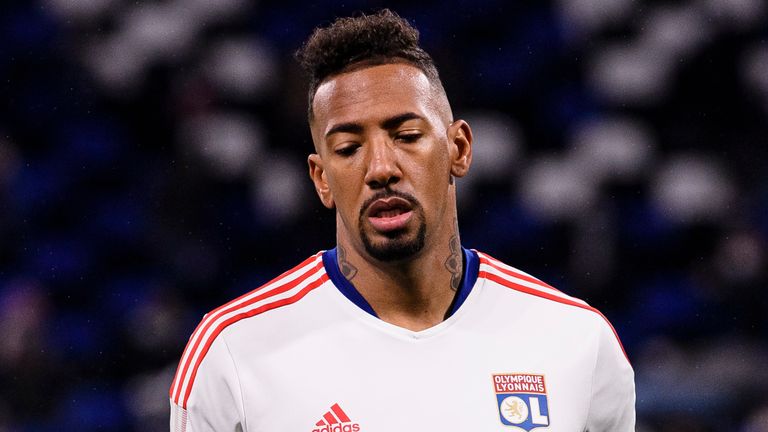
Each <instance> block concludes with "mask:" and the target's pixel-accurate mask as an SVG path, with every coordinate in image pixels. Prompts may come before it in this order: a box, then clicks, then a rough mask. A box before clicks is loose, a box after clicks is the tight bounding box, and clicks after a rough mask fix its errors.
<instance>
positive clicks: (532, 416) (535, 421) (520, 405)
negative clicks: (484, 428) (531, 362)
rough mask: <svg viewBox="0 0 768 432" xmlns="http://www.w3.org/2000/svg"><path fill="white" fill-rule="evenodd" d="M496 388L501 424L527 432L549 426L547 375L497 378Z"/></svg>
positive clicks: (496, 376) (513, 375)
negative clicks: (545, 378) (545, 379)
mask: <svg viewBox="0 0 768 432" xmlns="http://www.w3.org/2000/svg"><path fill="white" fill-rule="evenodd" d="M493 388H494V390H495V392H496V403H497V404H498V406H499V418H500V419H501V424H503V425H506V426H512V427H514V428H516V429H518V430H523V431H526V432H528V431H530V430H532V429H536V428H541V427H547V426H549V406H548V405H547V387H546V384H545V383H544V375H533V374H524V373H514V374H494V375H493Z"/></svg>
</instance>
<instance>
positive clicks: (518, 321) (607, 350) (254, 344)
mask: <svg viewBox="0 0 768 432" xmlns="http://www.w3.org/2000/svg"><path fill="white" fill-rule="evenodd" d="M335 252H336V251H335V249H334V250H331V251H327V252H324V253H318V254H317V255H315V256H313V257H310V258H309V259H307V260H306V261H304V262H303V263H301V264H300V265H299V266H297V267H295V268H294V269H292V270H290V271H288V272H286V273H284V274H282V275H281V276H279V277H278V278H276V279H275V280H273V281H272V282H269V283H268V284H266V285H264V286H263V287H261V288H259V289H257V290H254V291H252V292H251V293H248V294H246V295H244V296H242V297H240V298H238V299H236V300H234V301H232V302H230V303H227V304H226V305H224V306H222V307H220V308H218V309H215V310H213V311H212V312H210V313H208V314H207V315H206V316H205V317H204V318H203V320H202V322H201V323H200V325H199V326H198V327H197V329H196V330H195V331H194V333H193V334H192V336H191V338H190V340H189V343H188V345H187V348H186V350H185V351H184V354H183V356H182V358H181V362H180V364H179V368H178V371H177V372H176V377H175V379H174V382H173V385H172V387H171V390H170V396H171V430H172V431H174V432H182V431H186V432H202V431H217V432H224V431H250V432H266V431H269V432H280V431H285V432H392V431H404V432H409V431H419V432H424V431H441V432H467V431H499V432H503V431H509V432H519V431H531V430H536V431H538V432H577V431H578V432H581V431H590V432H627V431H633V430H634V423H635V411H634V402H635V393H634V380H633V372H632V368H631V366H630V364H629V362H628V361H627V358H626V356H625V354H624V352H623V349H622V347H621V344H620V342H619V340H618V338H617V336H616V333H615V331H614V330H613V328H612V327H611V325H610V324H609V323H608V321H607V320H606V319H605V317H604V316H603V315H601V314H600V312H598V311H597V310H596V309H594V308H592V307H590V306H588V305H587V304H586V303H585V302H583V301H581V300H578V299H576V298H573V297H570V296H567V295H565V294H563V293H561V292H559V291H557V290H555V289H554V288H552V287H550V286H548V285H546V284H545V283H543V282H541V281H539V280H537V279H535V278H533V277H531V276H530V275H528V274H526V273H523V272H521V271H519V270H516V269H514V268H512V267H509V266H507V265H505V264H503V263H501V262H499V261H497V260H495V259H493V258H491V257H490V256H488V255H486V254H483V253H480V252H475V251H469V250H466V249H465V250H464V257H465V266H464V268H465V274H464V278H463V282H462V287H461V288H460V289H459V292H458V293H457V297H456V300H455V301H454V305H453V307H452V311H453V312H452V314H451V315H450V316H449V317H448V318H447V319H446V320H445V321H443V322H442V323H440V324H438V325H436V326H434V327H432V328H429V329H426V330H423V331H410V330H406V329H404V328H401V327H397V326H395V325H392V324H389V323H387V322H384V321H382V320H380V319H379V318H377V317H376V316H375V312H374V311H373V310H372V309H371V308H370V306H369V305H368V304H367V303H366V302H365V300H364V299H363V298H362V296H361V295H360V294H359V293H358V292H357V291H356V290H355V289H354V287H353V286H352V285H351V284H350V283H349V282H348V281H347V280H346V279H344V278H343V276H341V273H340V272H339V269H338V266H337V263H336V255H335Z"/></svg>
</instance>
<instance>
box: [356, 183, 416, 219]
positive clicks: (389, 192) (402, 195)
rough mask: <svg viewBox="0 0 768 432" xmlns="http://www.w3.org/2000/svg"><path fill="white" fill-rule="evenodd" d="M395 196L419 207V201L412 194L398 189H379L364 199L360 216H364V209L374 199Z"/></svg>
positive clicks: (374, 200)
mask: <svg viewBox="0 0 768 432" xmlns="http://www.w3.org/2000/svg"><path fill="white" fill-rule="evenodd" d="M395 197H397V198H401V199H404V200H406V201H408V202H409V203H411V205H412V206H413V207H414V208H421V204H420V203H419V200H417V199H416V197H415V196H413V195H411V194H409V193H406V192H398V191H394V190H381V191H378V192H376V193H375V194H373V196H371V197H370V198H368V199H367V200H365V202H364V203H363V205H362V206H360V218H361V219H362V218H363V217H365V211H366V210H367V209H368V207H370V206H371V204H373V203H374V202H376V201H378V200H380V199H387V198H395Z"/></svg>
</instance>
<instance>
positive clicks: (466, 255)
mask: <svg viewBox="0 0 768 432" xmlns="http://www.w3.org/2000/svg"><path fill="white" fill-rule="evenodd" d="M461 253H462V257H463V260H464V274H463V275H462V276H461V283H460V284H459V290H458V292H456V296H455V297H454V298H453V302H452V303H451V307H450V308H449V309H448V314H447V316H446V318H447V317H449V316H451V315H453V314H454V313H455V312H456V311H457V310H459V308H460V307H461V305H462V304H463V303H464V300H466V299H467V296H469V293H470V292H471V291H472V287H473V286H475V282H476V281H477V275H478V272H479V270H480V259H479V258H478V256H477V253H476V252H475V251H473V250H471V249H465V248H464V247H462V248H461ZM323 266H325V272H326V273H327V274H328V277H329V278H330V279H331V282H333V284H334V285H335V286H336V288H337V289H338V290H339V291H340V292H341V293H342V294H343V295H344V297H346V298H347V299H349V301H351V302H352V303H354V304H356V305H357V306H358V307H359V308H360V309H362V310H364V311H366V312H368V313H369V314H371V315H373V316H375V317H377V318H378V316H377V315H376V312H375V311H374V310H373V308H372V307H371V305H370V304H369V303H368V301H366V300H365V298H364V297H363V295H362V294H360V292H359V291H358V290H357V288H355V286H354V285H353V284H352V283H351V282H350V281H348V280H347V278H345V277H344V275H342V274H341V270H339V262H338V259H337V254H336V248H333V249H331V250H328V251H325V253H323Z"/></svg>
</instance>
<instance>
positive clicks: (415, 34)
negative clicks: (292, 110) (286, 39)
mask: <svg viewBox="0 0 768 432" xmlns="http://www.w3.org/2000/svg"><path fill="white" fill-rule="evenodd" d="M296 59H297V60H298V61H299V63H300V64H301V66H302V67H303V68H304V70H305V72H306V73H307V74H308V75H309V98H308V99H309V118H310V119H312V102H313V101H314V98H315V93H316V92H317V88H318V87H319V86H320V84H321V83H322V82H323V81H324V80H325V79H327V78H328V77H330V76H333V75H336V74H340V73H343V72H349V71H352V70H355V69H357V68H359V67H367V66H375V65H382V64H391V63H407V64H410V65H412V66H415V67H417V68H419V69H420V70H421V71H422V72H424V75H426V76H427V78H428V79H429V81H430V82H431V83H432V85H434V86H435V87H436V88H438V89H440V90H441V91H443V85H442V83H441V82H440V76H439V74H438V72H437V68H436V67H435V63H434V61H433V60H432V57H430V55H429V54H427V52H426V51H424V50H423V49H422V48H421V47H420V46H419V31H418V30H416V29H415V28H414V27H413V26H412V25H411V24H410V23H409V22H408V21H407V20H405V19H404V18H401V17H400V16H399V15H398V14H396V13H395V12H392V11H391V10H389V9H382V10H380V11H378V12H376V13H374V14H372V15H365V14H362V15H360V16H355V17H345V18H337V19H336V21H334V22H333V23H331V25H330V26H328V27H318V28H316V29H315V30H314V32H313V33H312V35H311V36H310V37H309V39H307V41H306V42H305V43H304V45H303V46H302V47H301V48H300V49H299V50H298V51H297V52H296Z"/></svg>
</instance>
